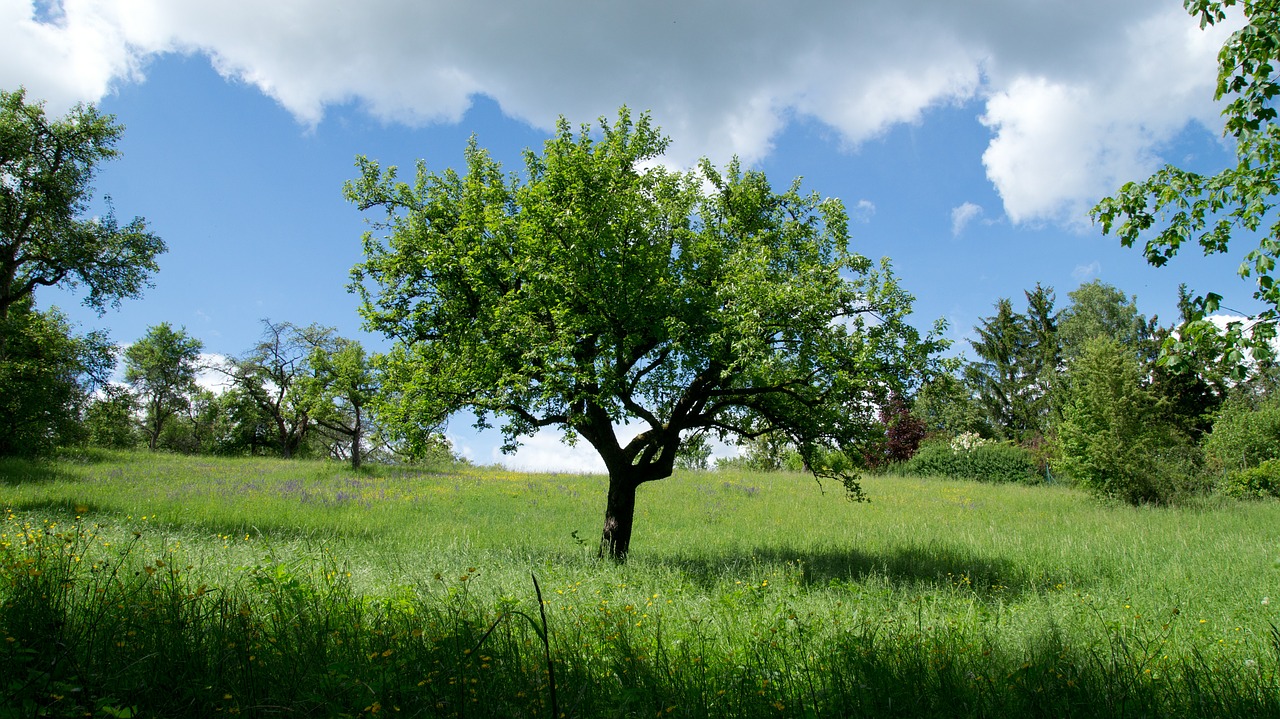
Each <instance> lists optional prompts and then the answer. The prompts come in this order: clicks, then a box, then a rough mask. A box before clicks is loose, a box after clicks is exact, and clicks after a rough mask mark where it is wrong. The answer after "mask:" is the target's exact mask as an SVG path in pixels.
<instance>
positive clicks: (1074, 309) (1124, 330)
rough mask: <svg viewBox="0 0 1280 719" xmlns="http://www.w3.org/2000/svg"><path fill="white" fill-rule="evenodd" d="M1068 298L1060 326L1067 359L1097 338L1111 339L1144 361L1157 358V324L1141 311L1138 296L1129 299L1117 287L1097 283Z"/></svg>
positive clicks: (1077, 289) (1069, 295)
mask: <svg viewBox="0 0 1280 719" xmlns="http://www.w3.org/2000/svg"><path fill="white" fill-rule="evenodd" d="M1067 296H1068V297H1070V298H1071V304H1070V305H1069V306H1068V307H1067V308H1066V309H1065V310H1063V311H1062V316H1061V318H1060V320H1059V325H1058V336H1059V339H1060V341H1061V346H1062V352H1063V353H1064V354H1065V355H1066V356H1067V357H1069V358H1070V357H1075V356H1076V355H1078V354H1079V353H1080V352H1081V351H1083V349H1084V346H1085V343H1087V342H1088V341H1089V340H1091V339H1094V338H1095V337H1109V338H1111V339H1113V340H1115V341H1116V342H1119V343H1120V344H1121V345H1122V346H1123V347H1125V348H1126V349H1128V350H1129V351H1131V352H1133V353H1134V354H1135V356H1138V357H1140V358H1142V359H1143V360H1144V361H1145V360H1147V359H1154V356H1153V355H1154V350H1155V348H1154V346H1153V345H1152V343H1151V336H1152V333H1153V332H1154V330H1155V327H1154V322H1148V321H1147V318H1146V317H1144V316H1143V315H1142V313H1140V312H1138V298H1137V296H1136V295H1135V296H1131V297H1125V294H1124V293H1123V292H1121V291H1120V290H1118V289H1116V288H1115V287H1113V286H1111V285H1109V284H1107V283H1105V282H1101V281H1099V280H1094V281H1092V282H1086V283H1084V284H1082V285H1080V286H1079V287H1077V288H1076V289H1075V291H1074V292H1070V293H1068V295H1067Z"/></svg>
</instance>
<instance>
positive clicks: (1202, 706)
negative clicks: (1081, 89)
mask: <svg viewBox="0 0 1280 719" xmlns="http://www.w3.org/2000/svg"><path fill="white" fill-rule="evenodd" d="M865 488H866V490H867V493H868V494H869V495H870V496H871V498H872V502H871V503H869V504H850V503H848V502H847V501H845V500H844V499H843V497H842V496H841V495H840V494H839V492H838V491H836V490H838V488H834V489H833V488H829V490H828V491H827V492H826V493H823V492H822V490H821V488H820V487H819V486H818V485H817V484H815V483H814V481H813V480H812V479H811V478H808V477H806V476H803V475H789V474H749V473H748V474H744V473H736V474H735V473H689V474H684V475H677V476H676V477H673V478H671V479H669V480H664V481H662V482H658V483H653V484H650V485H646V486H644V487H642V488H641V490H640V494H639V497H638V509H637V518H636V535H635V538H634V542H633V546H632V557H631V560H630V561H629V563H628V564H627V565H626V566H622V567H618V566H614V565H613V564H611V563H609V562H600V561H597V560H596V559H595V558H594V548H595V541H596V538H597V536H598V532H599V524H600V521H601V516H602V514H603V504H604V491H605V480H604V478H602V477H597V476H583V475H530V474H521V473H513V472H506V471H501V470H494V469H476V468H463V467H438V468H435V469H434V470H414V471H409V470H404V469H397V468H386V467H377V468H372V469H370V470H368V471H363V472H360V473H352V472H351V471H350V470H348V469H344V468H342V467H340V466H338V465H334V464H327V463H307V462H283V461H279V460H251V459H210V458H182V457H174V456H168V455H149V454H130V453H119V454H117V453H95V454H90V455H77V456H70V457H67V458H64V459H63V460H60V461H58V462H56V463H47V464H31V463H24V462H5V463H0V508H3V509H7V511H6V513H5V515H4V517H2V518H0V535H3V536H0V559H2V564H3V566H2V567H0V632H3V633H4V636H3V637H0V639H3V642H4V646H3V647H0V667H3V669H0V707H3V708H0V717H5V716H37V715H48V716H71V715H75V716H83V715H102V716H112V715H115V716H123V715H135V714H136V715H157V716H227V715H231V714H239V715H244V716H282V715H283V716H338V715H346V716H367V717H371V716H376V715H379V714H396V715H404V716H530V717H534V716H552V715H553V711H552V703H553V702H552V691H553V690H554V692H555V695H556V698H555V701H554V705H555V713H557V714H562V715H564V716H569V717H597V716H599V717H626V716H637V717H639V716H658V715H661V716H672V717H683V716H692V717H702V716H726V717H728V716H733V717H738V716H745V717H756V716H760V717H763V716H770V717H773V716H801V717H807V716H822V717H827V716H831V717H836V716H840V717H843V716H868V717H879V716H904V717H905V716H939V715H947V716H1055V717H1056V716H1062V717H1093V716H1106V717H1130V716H1132V717H1139V716H1142V717H1154V716H1179V717H1180V716H1206V717H1208V716H1242V717H1243V716H1249V717H1255V716H1280V631H1278V630H1277V629H1276V627H1277V625H1280V617H1278V616H1277V611H1276V607H1277V605H1276V604H1273V603H1272V602H1273V601H1275V602H1280V536H1278V535H1277V531H1276V528H1277V527H1280V503H1277V502H1274V501H1272V502H1252V503H1234V502H1218V501H1207V502H1205V503H1204V504H1202V505H1199V506H1194V507H1182V508H1172V509H1144V508H1139V509H1134V508H1131V507H1124V506H1118V505H1103V504H1098V503H1096V502H1094V501H1093V500H1091V499H1089V498H1088V497H1086V496H1084V495H1082V494H1080V493H1077V492H1075V491H1073V490H1071V489H1069V488H1063V487H1056V486H1041V487H1027V486H1018V485H999V486H996V485H984V484H977V483H968V482H954V481H943V480H936V479H917V478H894V477H872V478H867V479H866V480H865ZM533 577H536V579H537V581H538V582H539V585H540V589H541V592H542V596H543V599H544V602H543V603H542V604H539V602H538V600H537V599H536V595H535V590H534V585H533V581H534V580H533ZM543 611H545V625H544V623H543V618H542V617H543V614H542V612H543ZM544 627H545V631H544ZM544 638H545V639H546V640H547V645H546V646H545V647H544V644H543V639H544ZM548 650H549V653H550V657H551V662H550V668H551V671H552V672H553V673H554V682H552V681H551V676H552V674H550V673H549V672H548V661H547V651H548ZM5 677H7V678H5Z"/></svg>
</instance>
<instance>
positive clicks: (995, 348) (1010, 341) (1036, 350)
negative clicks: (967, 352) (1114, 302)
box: [964, 285, 1059, 440]
mask: <svg viewBox="0 0 1280 719" xmlns="http://www.w3.org/2000/svg"><path fill="white" fill-rule="evenodd" d="M1024 294H1025V295H1026V298H1027V314H1025V315H1023V314H1020V313H1018V312H1015V311H1014V309H1013V303H1012V302H1011V301H1010V300H1008V299H1005V298H1001V299H1000V300H999V301H998V302H997V303H996V314H995V315H993V316H991V317H985V318H983V319H982V320H981V323H980V324H979V325H978V326H977V327H974V332H975V333H976V334H977V338H976V339H973V340H970V341H969V344H970V345H972V346H973V351H974V352H975V353H977V355H978V360H977V361H975V362H972V363H970V364H969V365H967V366H966V367H965V370H964V381H965V384H967V385H968V386H969V387H971V388H973V390H974V392H975V395H976V397H977V400H978V404H979V405H980V406H981V408H982V411H983V412H984V414H985V415H986V421H987V426H988V427H989V428H990V431H991V432H992V433H993V434H995V435H996V436H997V437H1000V438H1002V439H1014V440H1017V439H1022V438H1026V437H1031V436H1034V435H1036V434H1042V433H1044V431H1045V430H1046V428H1047V422H1048V419H1049V417H1048V413H1049V397H1050V387H1051V380H1052V378H1053V377H1054V376H1055V374H1056V372H1057V370H1058V366H1057V363H1058V357H1059V349H1058V339H1057V336H1056V323H1057V315H1056V314H1055V313H1054V312H1053V289H1052V288H1043V287H1041V286H1040V285H1036V288H1035V290H1033V291H1028V292H1025V293H1024Z"/></svg>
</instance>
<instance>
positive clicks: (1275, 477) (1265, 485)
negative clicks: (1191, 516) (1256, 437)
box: [1219, 459, 1280, 499]
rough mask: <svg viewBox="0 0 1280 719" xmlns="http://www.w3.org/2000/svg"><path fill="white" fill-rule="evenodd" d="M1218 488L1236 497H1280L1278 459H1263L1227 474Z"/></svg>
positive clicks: (1279, 467) (1279, 461)
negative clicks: (1257, 463) (1253, 464)
mask: <svg viewBox="0 0 1280 719" xmlns="http://www.w3.org/2000/svg"><path fill="white" fill-rule="evenodd" d="M1219 489H1220V490H1221V491H1222V493H1223V494H1225V495H1227V496H1228V497H1235V498H1236V499H1259V498H1261V497H1280V459H1267V460H1263V461H1262V463H1261V464H1259V465H1257V466H1256V467H1247V468H1245V469H1241V470H1237V471H1235V472H1231V473H1229V474H1227V476H1226V477H1225V478H1224V479H1223V481H1222V483H1221V484H1220V485H1219Z"/></svg>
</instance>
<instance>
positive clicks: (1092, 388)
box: [1055, 335, 1186, 504]
mask: <svg viewBox="0 0 1280 719" xmlns="http://www.w3.org/2000/svg"><path fill="white" fill-rule="evenodd" d="M1063 394H1064V401H1063V407H1062V421H1061V422H1060V423H1059V425H1058V432H1057V442H1058V452H1057V455H1058V460H1057V461H1056V463H1055V464H1056V465H1057V468H1058V469H1059V470H1061V471H1062V472H1064V473H1065V474H1067V475H1068V476H1070V477H1072V478H1073V479H1075V481H1076V482H1078V483H1079V484H1081V485H1082V486H1084V487H1085V488H1086V489H1089V490H1090V491H1092V492H1094V493H1095V494H1098V495H1101V496H1105V497H1112V498H1116V499H1120V500H1123V501H1126V502H1129V503H1131V504H1141V503H1145V502H1156V503H1163V502H1165V501H1168V500H1169V499H1170V498H1171V497H1172V495H1173V494H1174V490H1175V489H1176V485H1177V482H1176V479H1177V477H1176V475H1177V474H1178V471H1179V469H1180V468H1179V467H1178V466H1177V462H1176V460H1177V458H1178V455H1179V450H1180V449H1182V448H1183V447H1185V445H1186V443H1185V442H1184V441H1183V439H1182V438H1181V437H1180V436H1179V435H1178V433H1177V432H1176V431H1175V430H1174V429H1173V428H1172V427H1171V426H1169V425H1168V424H1167V423H1165V422H1162V421H1161V409H1160V407H1159V404H1158V401H1157V399H1156V397H1155V396H1154V395H1152V393H1151V392H1150V391H1149V390H1148V389H1147V388H1146V387H1145V386H1144V385H1143V381H1142V365H1141V363H1140V362H1139V360H1138V358H1137V357H1136V356H1134V354H1133V353H1132V352H1131V351H1130V349H1129V348H1128V347H1125V346H1124V345H1123V344H1121V343H1120V342H1118V341H1117V340H1116V339H1114V338H1112V337H1107V336H1105V335H1098V336H1095V337H1093V338H1091V339H1089V340H1087V341H1086V342H1085V344H1084V346H1083V347H1082V348H1080V351H1079V353H1078V354H1076V355H1075V356H1074V357H1073V358H1072V360H1071V363H1070V365H1069V369H1068V374H1067V382H1066V387H1065V388H1064V392H1063ZM1171 457H1172V458H1173V459H1170V458H1171Z"/></svg>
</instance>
